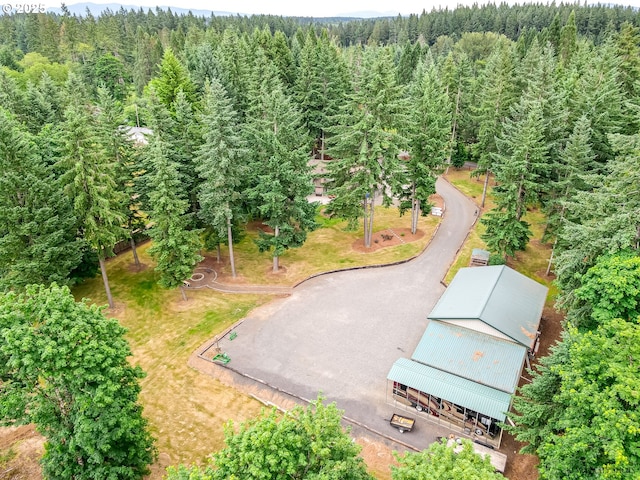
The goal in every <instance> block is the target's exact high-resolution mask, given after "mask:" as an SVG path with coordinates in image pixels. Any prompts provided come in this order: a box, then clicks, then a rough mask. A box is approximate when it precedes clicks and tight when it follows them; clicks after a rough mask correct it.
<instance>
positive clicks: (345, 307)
mask: <svg viewBox="0 0 640 480" xmlns="http://www.w3.org/2000/svg"><path fill="white" fill-rule="evenodd" d="M436 188H437V191H438V193H439V194H440V195H441V196H442V197H443V198H444V201H445V205H446V211H445V216H444V217H443V220H442V223H441V225H440V228H439V229H438V232H437V234H436V235H435V237H434V238H433V240H432V242H431V243H430V245H429V246H428V247H427V249H426V250H425V252H424V253H423V254H422V255H420V256H419V257H418V258H416V259H415V260H412V261H410V262H407V263H405V264H402V265H395V266H388V267H381V268H370V269H362V270H354V271H346V272H339V273H333V274H328V275H324V276H320V277H316V278H313V279H311V280H309V281H307V282H304V283H303V284H301V285H299V286H298V287H296V288H295V289H294V290H293V294H292V295H291V296H290V297H287V298H285V299H280V300H276V301H275V302H274V303H272V304H270V305H269V307H268V309H267V310H268V314H267V315H264V314H262V315H261V314H257V313H256V314H253V313H252V314H251V315H252V316H250V317H247V318H246V319H245V320H244V321H243V322H242V323H241V324H240V325H238V326H237V327H236V329H235V331H236V332H237V334H238V335H237V337H236V338H234V340H232V341H231V340H229V337H228V336H227V337H225V338H224V339H223V340H221V341H220V347H221V348H222V350H223V351H225V352H226V353H227V354H228V355H229V357H230V358H231V363H230V364H229V367H233V369H234V370H237V371H239V372H242V373H244V374H247V375H250V376H251V377H255V378H258V379H260V380H262V381H264V382H266V383H268V384H270V385H272V386H276V387H278V388H280V389H282V390H285V391H288V392H292V393H294V394H296V395H297V396H299V397H302V398H306V399H314V398H315V397H316V396H317V394H318V392H322V393H323V394H324V396H325V397H326V398H327V400H329V401H335V402H336V403H337V405H338V407H339V408H341V409H343V410H345V416H347V417H350V418H352V419H354V420H356V421H358V422H359V423H362V424H364V425H366V426H368V427H370V428H372V429H374V430H377V431H379V432H382V433H384V434H386V435H389V436H394V437H397V438H402V439H403V441H405V442H410V443H411V444H412V445H414V446H416V447H418V448H424V447H425V446H426V445H428V444H429V443H430V442H432V441H433V440H434V437H435V433H434V432H435V431H434V429H433V428H431V427H430V426H429V425H428V424H427V422H426V421H424V420H422V421H419V422H417V423H416V432H422V434H420V433H417V434H416V433H415V432H414V433H412V434H411V435H409V436H407V435H405V436H403V437H399V434H398V433H397V432H396V431H395V430H394V429H391V427H390V426H389V425H388V419H389V418H390V417H391V413H392V410H393V409H392V407H391V406H389V405H387V404H386V403H385V400H386V383H387V381H386V378H387V373H388V372H389V369H390V368H391V366H392V365H393V363H394V362H395V361H396V359H397V358H399V357H406V358H409V357H410V356H411V353H412V352H413V350H414V349H415V347H416V345H417V344H418V342H419V340H420V338H421V337H422V334H423V332H424V329H425V327H426V323H427V319H426V316H427V314H428V313H429V312H430V311H431V309H432V308H433V306H434V305H435V303H436V301H437V300H438V298H440V295H442V292H443V291H444V286H443V285H442V284H441V283H440V281H441V280H442V278H443V277H444V275H445V274H446V272H447V270H448V268H449V266H450V265H451V263H452V262H453V260H454V258H455V254H456V252H457V250H458V249H459V247H460V246H461V245H462V243H463V242H464V239H465V237H466V235H467V233H468V231H469V229H470V228H471V226H472V225H473V222H474V221H475V218H476V215H477V208H476V206H475V205H474V204H473V203H472V202H471V201H470V200H469V199H467V198H466V197H465V196H464V195H462V194H461V193H460V192H459V191H457V190H456V189H455V188H453V187H452V186H451V185H450V184H449V183H448V182H446V181H444V180H442V179H439V180H438V182H437V184H436Z"/></svg>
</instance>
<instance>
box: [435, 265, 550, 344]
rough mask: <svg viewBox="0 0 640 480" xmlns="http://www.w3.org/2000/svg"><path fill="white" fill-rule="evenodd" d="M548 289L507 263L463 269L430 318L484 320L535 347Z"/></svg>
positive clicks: (521, 341)
mask: <svg viewBox="0 0 640 480" xmlns="http://www.w3.org/2000/svg"><path fill="white" fill-rule="evenodd" d="M547 291H548V288H547V287H545V286H544V285H541V284H540V283H538V282H536V281H534V280H531V279H530V278H528V277H526V276H524V275H522V274H521V273H518V272H516V271H515V270H513V269H511V268H509V267H507V266H505V265H498V266H487V267H473V268H462V269H460V270H459V271H458V273H457V274H456V276H455V277H454V278H453V280H452V281H451V284H450V285H449V287H448V288H447V290H445V292H444V294H443V295H442V296H441V297H440V300H438V303H437V304H436V306H435V307H434V308H433V310H432V311H431V313H430V314H429V316H428V318H430V319H437V320H481V321H483V322H484V323H486V324H487V325H489V326H491V327H492V328H494V329H496V330H498V331H500V332H502V333H503V334H504V335H506V336H508V337H509V338H512V339H513V340H514V341H516V342H518V343H521V344H522V345H525V346H527V347H532V346H533V343H534V341H535V338H536V332H537V330H538V326H539V324H540V317H541V315H542V309H543V308H544V302H545V300H546V298H547Z"/></svg>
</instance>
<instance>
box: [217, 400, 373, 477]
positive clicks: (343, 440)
mask: <svg viewBox="0 0 640 480" xmlns="http://www.w3.org/2000/svg"><path fill="white" fill-rule="evenodd" d="M341 417H342V412H340V411H339V410H338V409H337V408H336V406H335V404H329V405H324V404H323V402H322V398H321V397H320V398H318V399H317V400H316V401H314V402H312V404H311V405H310V406H309V407H307V408H302V407H295V408H293V409H292V410H290V411H289V412H287V413H285V414H284V415H283V416H280V415H279V414H278V413H277V412H276V411H275V410H271V411H270V412H269V413H266V414H264V415H262V416H261V417H259V418H257V419H254V420H251V421H249V422H246V423H244V424H242V425H240V428H239V430H238V431H237V432H236V431H235V429H234V426H233V424H232V423H230V424H228V425H227V427H226V430H225V438H226V443H227V446H226V447H225V448H224V449H222V450H221V451H220V452H217V453H215V454H214V455H213V457H212V459H213V464H214V466H215V470H214V472H213V478H214V479H216V480H217V479H220V480H223V479H229V478H238V479H240V478H242V479H245V480H252V479H263V480H268V479H273V480H276V479H280V478H291V479H307V480H310V479H315V480H320V479H326V480H329V479H338V478H341V479H343V480H370V479H371V476H370V475H369V474H368V473H367V472H366V469H365V465H364V462H363V460H362V458H360V457H358V453H359V450H360V447H358V446H357V445H356V444H355V443H354V442H353V441H352V440H351V438H350V437H349V435H347V433H345V431H344V429H343V427H342V425H341V423H340V420H341Z"/></svg>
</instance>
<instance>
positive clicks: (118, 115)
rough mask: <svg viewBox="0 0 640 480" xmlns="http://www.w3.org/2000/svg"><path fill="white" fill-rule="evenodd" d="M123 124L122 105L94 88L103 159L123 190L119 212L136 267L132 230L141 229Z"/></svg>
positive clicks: (129, 147) (132, 160)
mask: <svg viewBox="0 0 640 480" xmlns="http://www.w3.org/2000/svg"><path fill="white" fill-rule="evenodd" d="M123 125H124V113H123V110H122V105H121V104H120V103H119V102H118V101H117V100H116V99H115V98H114V97H113V96H112V95H111V93H110V92H109V90H108V89H107V88H105V87H102V86H101V87H98V116H97V129H96V133H97V134H98V137H99V141H100V143H101V144H102V146H103V148H104V150H105V154H106V158H107V159H108V161H110V162H112V163H113V164H114V166H115V171H116V182H117V186H118V190H119V191H121V192H123V193H124V195H123V204H122V209H123V215H124V216H125V218H126V221H125V224H124V227H125V229H126V230H127V235H128V237H129V243H130V245H131V250H132V252H133V258H134V261H135V264H136V266H139V265H140V261H139V259H138V253H137V251H136V242H135V238H134V233H135V232H136V231H137V230H140V229H141V228H144V222H143V221H142V216H141V212H140V202H139V199H138V192H136V191H135V175H136V171H135V170H136V167H135V158H134V157H135V156H136V153H135V152H134V147H133V144H132V142H131V141H130V139H129V138H128V137H127V133H126V130H125V128H123Z"/></svg>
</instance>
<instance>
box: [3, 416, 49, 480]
mask: <svg viewBox="0 0 640 480" xmlns="http://www.w3.org/2000/svg"><path fill="white" fill-rule="evenodd" d="M44 440H45V439H44V437H43V436H42V435H40V434H39V433H38V432H36V429H35V426H34V425H22V426H20V427H0V479H1V480H5V479H7V480H8V479H12V480H14V479H15V480H22V479H24V480H34V479H38V478H42V469H41V468H40V457H42V454H43V453H44Z"/></svg>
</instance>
